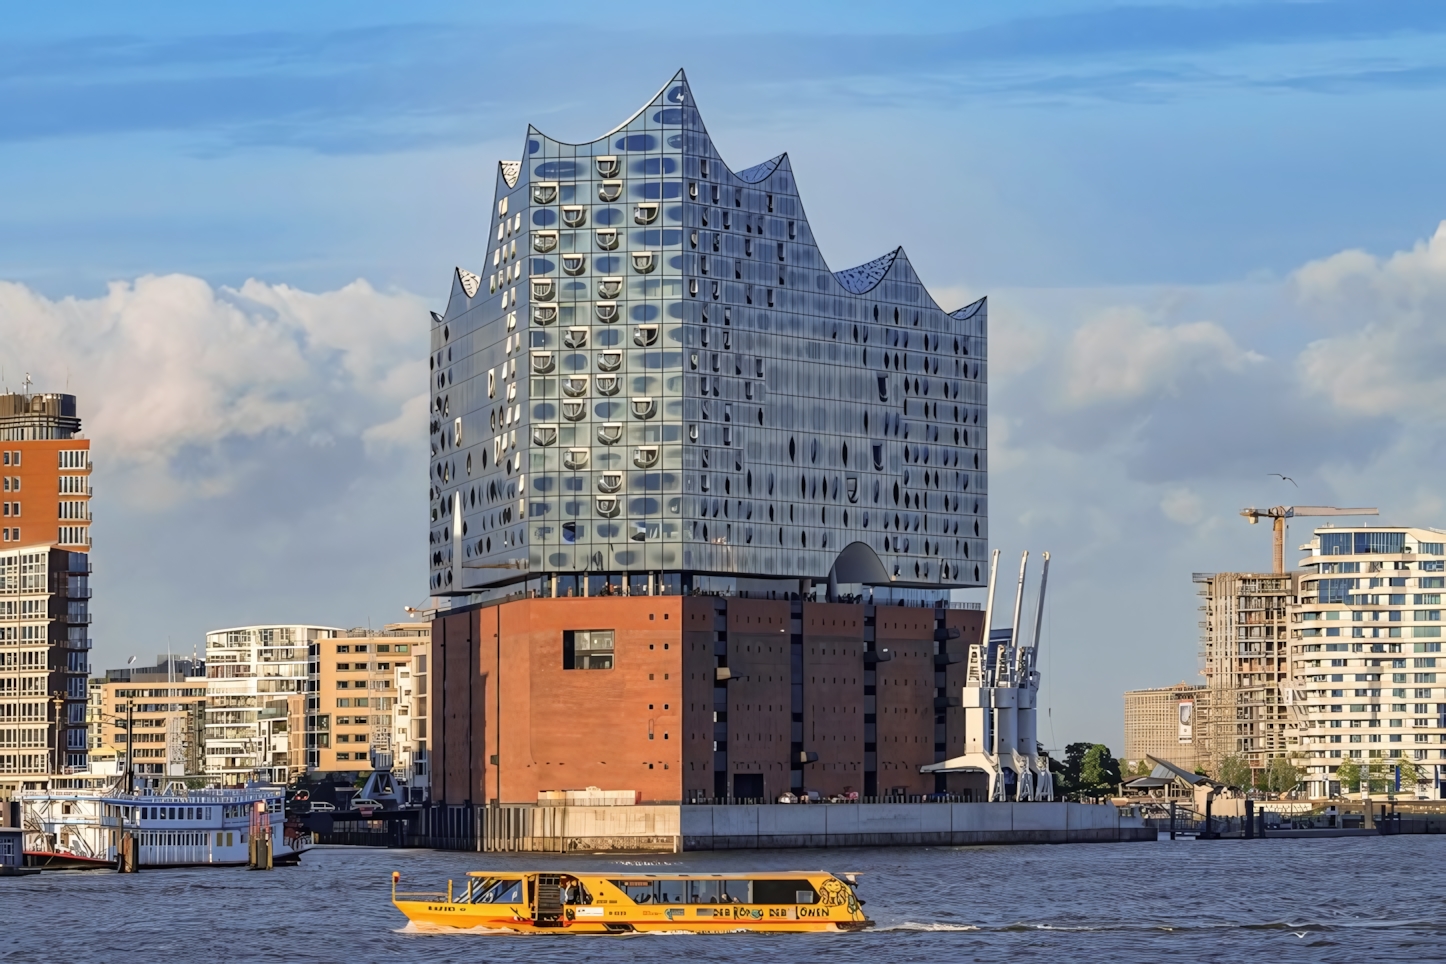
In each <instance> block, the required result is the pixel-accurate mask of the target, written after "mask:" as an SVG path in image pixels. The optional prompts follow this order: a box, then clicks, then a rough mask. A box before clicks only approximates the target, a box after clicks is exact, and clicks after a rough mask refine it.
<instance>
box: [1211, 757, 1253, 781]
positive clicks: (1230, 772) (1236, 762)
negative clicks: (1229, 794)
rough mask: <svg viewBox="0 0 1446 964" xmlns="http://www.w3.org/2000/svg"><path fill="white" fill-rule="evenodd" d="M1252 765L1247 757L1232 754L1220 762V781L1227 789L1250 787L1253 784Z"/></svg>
mask: <svg viewBox="0 0 1446 964" xmlns="http://www.w3.org/2000/svg"><path fill="white" fill-rule="evenodd" d="M1252 776H1253V775H1252V774H1251V772H1250V764H1249V763H1248V762H1247V761H1246V759H1245V757H1243V756H1241V755H1240V754H1238V753H1231V754H1228V755H1226V756H1225V757H1223V758H1222V759H1221V760H1220V776H1219V778H1218V779H1219V780H1220V782H1221V783H1223V784H1225V785H1226V786H1227V787H1240V788H1242V789H1243V788H1245V787H1249V786H1250V785H1251V782H1252Z"/></svg>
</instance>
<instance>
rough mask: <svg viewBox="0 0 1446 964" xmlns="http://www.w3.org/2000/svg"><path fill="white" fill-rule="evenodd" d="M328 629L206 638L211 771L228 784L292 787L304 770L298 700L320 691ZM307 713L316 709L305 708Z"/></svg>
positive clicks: (226, 632) (236, 632)
mask: <svg viewBox="0 0 1446 964" xmlns="http://www.w3.org/2000/svg"><path fill="white" fill-rule="evenodd" d="M340 632H341V630H339V629H335V628H333V627H329V626H296V625H292V626H242V627H238V628H235V629H220V630H216V631H214V632H210V633H207V634H206V677H207V680H206V772H207V773H208V774H212V775H215V776H219V777H220V778H221V779H222V782H223V783H225V784H228V785H235V784H242V783H245V782H246V781H248V780H252V779H264V780H271V781H273V782H276V783H285V782H287V781H288V780H289V779H290V777H291V776H292V775H294V774H295V773H297V772H299V771H300V770H302V769H303V768H304V767H305V755H304V754H305V734H304V732H298V733H292V732H290V731H291V728H292V727H291V721H292V720H293V719H295V718H297V717H298V716H299V714H293V713H292V712H291V709H292V708H293V706H292V702H293V701H294V700H296V699H297V698H300V699H301V700H306V699H310V698H311V697H310V696H309V694H311V693H312V692H313V691H314V689H315V684H314V680H315V679H316V676H317V660H318V658H319V656H320V652H319V645H318V643H317V640H321V639H330V638H332V637H334V636H336V635H337V634H338V633H340ZM307 709H308V710H311V709H314V707H309V706H308V707H307Z"/></svg>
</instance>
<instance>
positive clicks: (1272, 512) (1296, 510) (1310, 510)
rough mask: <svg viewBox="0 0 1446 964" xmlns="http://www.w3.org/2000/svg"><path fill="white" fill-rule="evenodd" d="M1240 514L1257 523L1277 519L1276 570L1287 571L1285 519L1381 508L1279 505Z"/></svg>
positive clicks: (1367, 512)
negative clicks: (1262, 520)
mask: <svg viewBox="0 0 1446 964" xmlns="http://www.w3.org/2000/svg"><path fill="white" fill-rule="evenodd" d="M1240 514H1241V515H1243V516H1245V518H1246V520H1247V521H1248V522H1249V523H1250V524H1251V525H1255V524H1256V523H1257V522H1259V521H1260V520H1261V519H1274V520H1275V571H1276V572H1285V520H1286V519H1294V518H1296V517H1297V516H1335V515H1380V514H1381V512H1380V510H1379V509H1337V508H1336V507H1335V506H1329V505H1278V506H1276V507H1275V508H1273V509H1255V508H1251V509H1241V510H1240Z"/></svg>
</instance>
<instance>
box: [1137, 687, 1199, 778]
mask: <svg viewBox="0 0 1446 964" xmlns="http://www.w3.org/2000/svg"><path fill="white" fill-rule="evenodd" d="M1208 698H1209V689H1208V688H1207V687H1206V686H1205V685H1204V684H1201V683H1185V682H1180V683H1176V684H1175V685H1174V686H1157V687H1154V688H1152V689H1143V690H1129V691H1128V692H1126V693H1125V756H1124V758H1125V760H1126V761H1128V762H1129V763H1131V764H1139V763H1140V762H1141V761H1143V760H1144V759H1145V757H1146V756H1152V757H1154V758H1155V759H1157V760H1168V761H1170V762H1171V763H1173V764H1175V765H1176V766H1179V767H1183V768H1184V769H1186V770H1193V769H1194V768H1195V767H1196V766H1198V765H1199V764H1200V762H1201V759H1202V758H1201V755H1200V742H1197V738H1196V733H1197V732H1198V731H1199V720H1200V719H1201V718H1202V717H1204V716H1207V715H1208V712H1207V711H1206V710H1205V701H1206V700H1207V699H1208Z"/></svg>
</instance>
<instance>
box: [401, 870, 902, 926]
mask: <svg viewBox="0 0 1446 964" xmlns="http://www.w3.org/2000/svg"><path fill="white" fill-rule="evenodd" d="M400 880H401V874H400V873H397V872H395V871H394V872H393V873H392V903H393V904H394V905H396V908H397V910H399V911H401V912H402V913H403V914H405V915H406V917H407V919H408V920H413V921H417V922H419V923H425V924H435V925H440V926H443V927H456V928H474V927H475V928H481V929H485V930H495V931H506V932H511V933H542V932H552V933H574V934H629V933H633V932H649V931H690V932H695V933H700V932H706V933H733V932H748V933H788V932H808V931H859V930H863V929H865V928H867V927H872V926H874V922H873V921H871V920H869V919H868V918H867V917H865V916H864V911H863V901H861V900H859V899H858V896H857V894H856V893H855V891H856V889H857V887H858V875H857V874H831V873H829V872H827V871H821V870H820V871H793V872H785V873H779V872H764V873H757V874H624V873H600V874H599V873H558V872H554V871H534V872H518V871H490V870H482V871H474V872H472V873H469V874H468V875H467V881H466V886H465V887H463V888H462V889H461V890H460V891H459V890H457V889H456V888H454V886H453V882H452V881H450V880H449V881H447V890H446V892H445V893H441V892H436V893H409V892H405V891H399V890H397V884H398V882H399V881H400Z"/></svg>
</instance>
